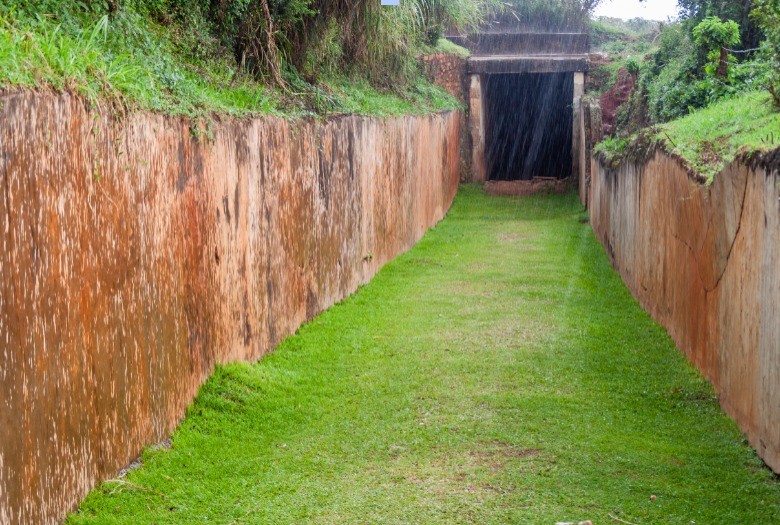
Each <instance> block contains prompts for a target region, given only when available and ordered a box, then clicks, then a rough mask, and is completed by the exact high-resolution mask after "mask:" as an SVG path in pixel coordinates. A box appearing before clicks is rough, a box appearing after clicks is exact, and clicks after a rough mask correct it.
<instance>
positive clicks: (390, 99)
mask: <svg viewBox="0 0 780 525" xmlns="http://www.w3.org/2000/svg"><path fill="white" fill-rule="evenodd" d="M9 9H10V8H7V7H5V8H4V7H2V6H0V87H21V88H40V87H50V88H53V89H55V90H58V91H71V92H75V93H78V94H80V95H81V96H83V97H85V98H86V99H87V100H88V101H90V102H91V103H93V104H96V105H100V104H103V103H106V102H119V103H121V104H123V105H125V106H127V107H130V108H132V109H142V110H152V111H159V112H163V113H166V114H170V115H184V116H188V117H193V118H199V117H203V116H207V115H208V114H210V113H215V112H216V113H222V114H228V115H233V116H241V117H243V116H255V115H267V114H276V115H283V116H293V117H296V116H307V115H332V114H339V113H358V114H370V115H377V116H394V115H404V114H423V113H430V112H436V111H443V110H448V109H459V108H460V107H461V103H460V102H459V101H457V100H456V99H454V98H453V97H451V96H450V95H449V94H447V93H446V92H445V91H444V90H443V89H440V88H438V87H436V86H434V85H432V84H430V83H429V82H428V81H427V80H426V79H424V78H423V77H422V76H419V77H418V78H417V80H416V81H415V82H412V83H411V84H410V86H409V87H403V88H399V89H397V90H382V89H378V88H376V87H372V86H370V85H369V83H368V82H367V81H366V80H365V79H364V78H362V77H361V75H360V73H359V72H357V71H355V72H351V73H342V74H341V75H340V76H337V77H335V78H331V79H328V78H322V79H318V80H317V81H315V82H313V83H310V82H307V81H304V80H303V79H302V78H300V76H297V75H296V74H295V73H294V72H291V73H290V75H291V79H292V82H291V83H290V84H289V85H288V86H286V87H285V88H284V89H280V88H278V87H274V86H271V85H269V84H267V83H264V82H262V81H261V80H258V79H255V78H254V77H253V76H252V75H249V74H247V73H246V72H245V71H243V70H242V69H241V68H240V67H239V66H238V65H236V64H235V63H234V62H233V61H232V60H231V59H230V58H229V57H228V56H225V55H220V51H219V49H218V48H216V47H213V45H212V44H209V43H208V42H206V41H203V42H199V41H197V38H198V37H193V36H192V35H188V34H187V31H186V30H184V29H182V28H181V27H177V26H175V25H173V26H171V27H168V26H162V25H160V23H159V22H156V21H155V20H153V19H151V18H149V17H147V16H144V15H141V14H139V13H136V12H135V11H133V10H132V8H131V7H127V8H123V9H122V10H121V11H120V13H119V14H117V15H116V16H114V17H111V18H109V17H108V16H93V15H90V14H84V13H81V14H75V15H74V14H72V13H71V14H70V15H68V16H66V15H67V12H66V13H65V14H63V15H62V16H61V17H57V16H49V15H45V16H40V17H38V18H30V16H29V15H25V14H23V12H22V11H14V10H13V9H10V10H9ZM202 38H205V37H202ZM209 45H212V48H209V47H208V46H209ZM201 48H207V49H201ZM193 49H194V50H193ZM198 49H201V50H200V51H198Z"/></svg>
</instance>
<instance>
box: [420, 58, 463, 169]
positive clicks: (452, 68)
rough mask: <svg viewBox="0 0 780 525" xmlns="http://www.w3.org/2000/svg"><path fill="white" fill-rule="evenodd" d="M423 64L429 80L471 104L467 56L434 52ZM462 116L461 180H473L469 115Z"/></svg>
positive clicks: (424, 59)
mask: <svg viewBox="0 0 780 525" xmlns="http://www.w3.org/2000/svg"><path fill="white" fill-rule="evenodd" d="M422 66H423V70H424V71H425V75H426V77H428V80H430V81H431V82H433V83H434V84H436V85H437V86H439V87H441V88H443V89H445V90H446V91H447V92H448V93H449V94H450V95H452V96H453V97H455V98H457V99H458V100H459V101H461V102H462V103H463V107H464V108H468V106H469V77H468V75H467V74H466V71H467V69H468V61H467V59H466V58H464V57H461V56H458V55H454V54H452V53H433V54H431V55H425V56H423V57H422ZM460 115H461V118H460V127H461V134H460V180H462V181H464V182H468V181H470V180H471V135H470V134H469V133H467V132H466V127H467V126H468V123H467V120H468V118H467V116H466V112H462V113H461V114H460Z"/></svg>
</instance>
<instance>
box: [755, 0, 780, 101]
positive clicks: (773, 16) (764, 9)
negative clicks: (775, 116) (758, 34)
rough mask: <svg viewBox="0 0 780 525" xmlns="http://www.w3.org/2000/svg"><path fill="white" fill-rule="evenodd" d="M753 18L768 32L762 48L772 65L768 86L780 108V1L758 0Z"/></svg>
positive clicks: (765, 32)
mask: <svg viewBox="0 0 780 525" xmlns="http://www.w3.org/2000/svg"><path fill="white" fill-rule="evenodd" d="M753 18H754V20H756V22H757V23H758V24H759V26H761V29H762V30H763V31H764V34H766V40H765V41H764V43H763V44H762V50H763V54H764V56H765V57H766V61H767V63H768V64H769V65H770V73H769V75H768V79H767V80H768V81H767V88H768V90H769V92H770V93H771V94H772V100H773V102H774V105H775V106H777V107H778V108H780V1H778V0H756V9H755V10H754V11H753Z"/></svg>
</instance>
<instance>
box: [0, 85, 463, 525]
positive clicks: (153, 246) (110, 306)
mask: <svg viewBox="0 0 780 525" xmlns="http://www.w3.org/2000/svg"><path fill="white" fill-rule="evenodd" d="M0 107H1V108H2V109H0V356H2V362H1V364H0V523H3V524H22V523H24V524H30V523H56V522H57V521H58V520H60V519H62V518H63V517H64V515H65V513H66V512H67V511H68V510H70V509H72V508H73V507H74V505H76V504H77V503H78V501H79V500H80V498H82V497H83V496H84V495H85V494H86V493H87V491H89V490H90V489H91V488H92V487H93V486H94V485H95V483H96V482H97V481H98V480H100V479H103V478H106V477H110V476H114V475H115V474H116V473H117V471H118V470H119V469H120V468H121V467H123V466H125V465H127V464H128V463H129V462H130V461H131V460H132V459H133V458H135V457H136V456H137V455H138V454H139V452H140V450H141V449H142V447H144V446H145V445H148V444H149V443H152V442H155V441H159V440H162V439H163V438H164V437H165V436H167V435H168V434H169V433H170V432H171V431H172V430H173V428H174V427H175V426H176V425H177V423H178V422H179V421H180V419H181V417H182V415H183V414H184V409H185V407H186V406H187V404H188V403H189V402H190V401H191V400H192V399H193V397H194V396H195V394H196V392H197V390H198V387H199V386H200V385H201V384H202V383H203V381H204V380H205V379H206V378H207V377H208V375H209V373H210V372H211V371H212V369H213V367H214V365H215V363H224V362H228V361H233V360H254V359H258V358H259V357H261V356H262V355H263V354H265V353H266V352H268V351H270V350H271V349H273V348H274V346H275V345H276V344H277V343H278V342H279V341H281V340H282V338H284V337H285V336H287V335H289V334H291V333H292V332H293V331H294V330H295V329H296V328H297V327H298V326H300V325H301V323H303V322H304V321H305V320H307V319H309V318H311V317H312V316H314V315H315V314H316V313H318V312H320V311H321V310H323V309H325V308H327V307H328V306H330V305H332V304H333V303H334V302H336V301H338V300H340V299H342V298H343V297H345V296H346V295H348V294H350V293H351V292H353V291H354V290H355V289H356V288H357V286H358V285H360V284H362V283H365V282H367V281H368V280H369V279H370V277H371V276H373V275H374V274H375V273H376V272H377V271H378V269H379V268H380V267H381V266H382V265H383V264H384V263H386V262H387V261H389V260H390V259H391V258H393V257H394V256H396V255H398V254H399V253H400V252H402V251H404V250H407V249H408V248H410V247H411V246H412V245H413V244H414V243H415V242H416V241H417V240H418V239H419V238H420V237H421V236H422V235H423V233H424V232H425V231H426V230H427V229H428V228H429V227H430V226H432V225H433V224H435V223H436V222H437V221H438V220H440V219H441V218H442V217H443V215H444V214H445V212H446V211H447V210H448V208H449V206H450V204H451V202H452V199H453V197H454V195H455V192H456V189H457V184H458V168H459V154H458V145H459V141H460V127H459V125H458V123H459V119H460V118H461V115H460V114H459V113H458V112H452V113H446V114H440V115H433V116H429V117H405V118H395V119H389V120H379V119H374V118H367V117H340V118H337V119H333V120H328V121H305V122H295V123H291V122H288V121H285V120H282V119H276V118H264V119H259V120H233V119H228V120H225V121H222V122H218V123H216V124H215V125H214V126H213V129H212V133H213V140H209V139H207V138H206V137H205V136H203V137H201V138H200V139H199V138H196V137H195V136H193V135H192V133H191V132H190V129H189V124H188V123H187V122H186V121H184V120H180V119H174V118H165V117H162V116H159V115H154V114H143V113H142V114H131V115H129V116H126V117H119V116H116V115H111V113H110V111H102V112H93V111H88V110H86V109H85V107H84V105H83V102H82V101H81V100H80V99H78V98H76V97H73V96H69V95H55V94H47V93H30V92H21V93H6V94H3V95H2V96H0Z"/></svg>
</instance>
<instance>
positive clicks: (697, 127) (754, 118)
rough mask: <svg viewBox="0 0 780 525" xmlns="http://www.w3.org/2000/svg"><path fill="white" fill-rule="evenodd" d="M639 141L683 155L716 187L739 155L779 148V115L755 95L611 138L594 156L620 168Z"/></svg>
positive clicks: (765, 96) (762, 96) (762, 94)
mask: <svg viewBox="0 0 780 525" xmlns="http://www.w3.org/2000/svg"><path fill="white" fill-rule="evenodd" d="M638 141H643V142H644V143H646V145H649V144H659V145H661V146H662V147H663V148H664V149H666V150H667V151H670V152H674V153H677V154H679V155H680V156H681V157H683V158H684V159H686V160H687V161H688V162H689V163H690V165H691V167H692V168H693V169H694V170H696V171H697V172H698V173H700V174H701V175H702V176H703V177H704V179H706V180H707V181H709V182H712V181H713V180H714V178H715V176H716V175H717V174H718V173H719V172H720V171H721V170H723V168H724V167H726V166H727V165H728V164H730V163H731V162H733V161H734V159H735V158H736V156H737V155H738V154H739V153H741V152H753V151H769V150H773V149H776V148H777V147H778V146H780V112H778V111H777V110H776V109H775V108H774V107H773V106H772V102H771V97H770V95H769V94H768V93H766V92H764V91H754V92H750V93H746V94H742V95H737V96H735V97H733V98H730V99H727V100H724V101H721V102H716V103H715V104H713V105H711V106H709V107H706V108H704V109H700V110H697V111H695V112H693V113H691V114H690V115H688V116H686V117H683V118H681V119H677V120H673V121H671V122H668V123H666V124H660V125H658V126H654V127H652V128H648V129H646V130H644V131H642V132H640V133H639V134H638V135H634V136H633V137H630V138H606V139H604V140H603V141H602V142H600V143H599V144H598V145H597V146H596V149H595V151H596V153H600V154H602V156H603V157H604V158H605V159H606V160H607V161H608V162H611V163H613V164H617V163H619V162H620V161H621V160H622V158H623V157H624V156H625V155H626V153H627V152H628V151H631V149H632V146H634V145H636V143H637V142H638Z"/></svg>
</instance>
